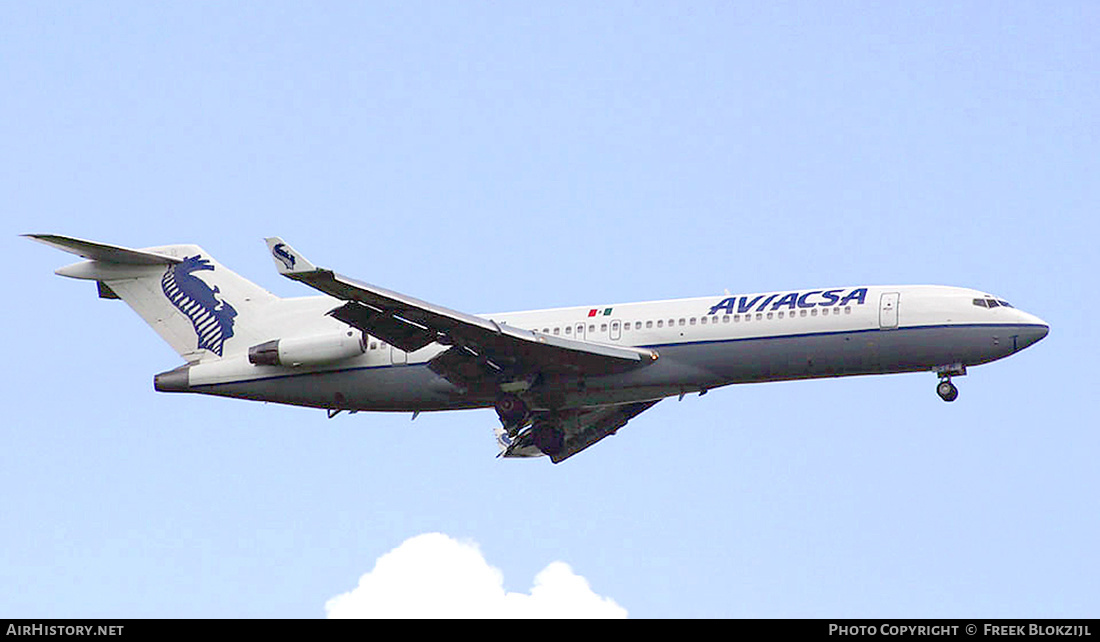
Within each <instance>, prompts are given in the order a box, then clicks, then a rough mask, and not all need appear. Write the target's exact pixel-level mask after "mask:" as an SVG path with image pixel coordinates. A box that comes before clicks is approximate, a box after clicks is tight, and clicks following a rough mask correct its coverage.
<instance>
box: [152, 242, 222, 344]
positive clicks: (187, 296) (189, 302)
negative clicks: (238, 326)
mask: <svg viewBox="0 0 1100 642" xmlns="http://www.w3.org/2000/svg"><path fill="white" fill-rule="evenodd" d="M213 269H214V266H213V265H212V264H211V263H210V261H209V260H208V259H204V258H202V257H201V256H198V255H196V256H189V257H187V258H185V259H184V260H183V261H181V262H179V263H176V264H175V265H172V266H171V267H169V268H168V270H167V271H165V273H164V276H163V277H162V278H161V280H160V286H161V289H162V290H164V296H166V297H168V300H169V301H170V302H171V303H172V305H173V306H175V307H176V309H177V310H179V311H180V312H182V313H183V314H184V316H186V317H187V318H188V319H190V320H191V325H192V326H194V328H195V335H196V336H198V339H199V344H198V348H199V349H203V348H205V349H207V350H209V351H211V352H213V353H214V354H216V355H218V356H219V357H220V356H222V348H223V347H224V346H225V342H226V340H227V339H229V338H230V337H232V336H233V318H234V317H236V316H237V311H236V310H235V309H233V306H231V305H229V303H228V302H226V301H224V300H222V299H219V298H218V296H217V295H218V294H220V293H221V290H219V289H218V286H214V287H213V288H211V287H210V286H209V285H207V284H206V282H205V281H203V280H202V279H200V278H199V277H197V276H195V275H194V274H193V273H194V272H201V271H206V270H213Z"/></svg>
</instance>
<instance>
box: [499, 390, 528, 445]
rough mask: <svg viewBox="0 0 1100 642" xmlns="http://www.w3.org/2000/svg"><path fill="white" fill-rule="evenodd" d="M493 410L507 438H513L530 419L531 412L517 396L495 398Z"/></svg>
mask: <svg viewBox="0 0 1100 642" xmlns="http://www.w3.org/2000/svg"><path fill="white" fill-rule="evenodd" d="M495 408H496V411H497V417H499V418H500V423H501V424H502V425H503V426H504V430H505V431H507V432H508V436H509V437H513V438H514V437H515V436H516V435H517V434H519V431H520V429H521V428H523V426H524V425H525V424H526V423H527V422H528V421H529V420H530V419H531V410H530V409H529V408H528V407H527V404H526V403H525V402H524V401H523V399H520V398H519V397H518V396H516V395H513V394H503V395H501V396H500V397H498V398H497V401H496V404H495Z"/></svg>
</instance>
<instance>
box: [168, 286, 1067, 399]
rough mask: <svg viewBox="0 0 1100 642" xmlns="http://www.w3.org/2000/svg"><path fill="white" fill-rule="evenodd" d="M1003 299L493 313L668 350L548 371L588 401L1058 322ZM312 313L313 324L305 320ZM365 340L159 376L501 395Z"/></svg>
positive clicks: (888, 367)
mask: <svg viewBox="0 0 1100 642" xmlns="http://www.w3.org/2000/svg"><path fill="white" fill-rule="evenodd" d="M979 301H984V302H989V301H993V302H996V303H993V304H990V303H986V304H983V305H979V304H978V302H979ZM1002 303H1003V301H1001V300H999V299H996V298H995V297H992V296H990V295H988V294H985V293H982V292H979V291H977V290H971V289H966V288H957V287H946V286H868V287H862V286H861V287H841V288H818V289H804V290H794V291H785V292H768V293H760V294H747V295H741V294H738V295H731V296H711V297H699V298H691V299H676V300H667V301H651V302H643V303H626V304H600V305H596V306H579V307H570V308H556V309H547V310H534V311H526V312H511V313H501V314H489V315H481V316H484V317H485V318H489V319H492V320H493V321H495V322H496V323H498V324H502V325H505V324H506V325H510V326H512V327H515V328H520V329H524V330H530V331H533V332H536V333H540V334H543V335H547V336H548V337H554V336H558V337H562V338H565V339H573V340H580V341H587V342H594V343H601V344H608V345H620V346H635V347H646V348H651V349H653V350H655V351H656V352H657V353H658V355H659V359H657V360H656V361H655V362H654V363H653V364H650V365H645V366H643V367H639V368H637V369H634V370H631V371H629V372H625V373H620V374H615V375H605V376H600V377H592V378H585V377H576V378H571V379H563V380H559V381H555V382H539V385H541V386H543V387H545V390H539V389H538V387H539V385H536V386H535V387H533V388H532V389H531V391H530V392H531V393H532V394H533V395H534V397H535V406H536V407H538V406H540V405H542V406H553V407H557V408H576V407H586V406H590V405H598V404H608V403H626V402H632V401H641V400H649V399H659V398H662V397H666V396H670V395H676V394H683V393H685V392H693V391H704V390H708V389H711V388H715V387H719V386H724V385H729V384H733V383H743V382H753V381H775V380H784V379H805V378H817V377H835V376H847V375H858V374H885V373H893V372H913V371H928V370H933V369H939V368H948V367H956V368H962V369H964V370H965V367H966V366H973V365H978V364H982V363H987V362H989V361H993V360H996V359H1000V358H1003V357H1005V356H1008V355H1010V354H1013V353H1014V352H1016V351H1018V350H1021V349H1023V348H1025V347H1027V346H1029V345H1031V344H1032V343H1035V342H1036V341H1038V340H1039V339H1041V338H1042V337H1043V336H1045V335H1046V334H1047V332H1048V326H1047V324H1046V323H1045V322H1044V321H1042V320H1041V319H1039V318H1038V317H1035V316H1033V315H1031V314H1028V313H1026V312H1023V311H1021V310H1018V309H1016V308H1013V307H1008V306H1007V305H1003V304H1002ZM990 305H993V307H990ZM333 307H334V302H333V299H331V298H329V297H324V296H322V297H308V298H302V299H294V300H283V301H282V302H281V307H280V308H279V315H280V317H281V318H276V319H269V320H270V321H272V322H273V323H276V324H277V325H282V326H284V327H285V328H286V332H287V333H291V332H294V333H297V334H299V335H303V336H309V335H311V334H312V335H316V336H324V335H325V334H326V333H328V334H338V333H346V332H347V330H348V328H347V326H346V325H344V324H343V323H341V322H339V321H336V320H334V319H331V318H328V317H324V316H323V313H325V312H327V311H328V310H330V309H332V308H333ZM306 322H308V323H310V324H312V325H311V327H303V325H302V324H303V323H306ZM363 342H364V344H365V349H364V350H363V351H362V354H359V355H358V356H354V357H352V358H348V359H344V360H341V361H338V362H335V363H330V364H327V365H323V366H299V367H293V366H291V367H287V366H256V365H252V364H251V363H249V362H248V360H247V358H246V355H243V354H241V355H238V356H227V357H226V358H223V359H218V360H211V361H204V362H200V363H197V364H192V365H190V366H188V367H186V381H185V382H184V381H181V376H180V375H177V376H176V377H175V378H174V379H163V380H161V379H160V378H159V377H163V376H164V375H160V376H158V389H162V390H167V391H189V392H199V393H207V394H216V395H225V396H232V397H242V398H248V399H259V400H265V401H275V402H280V403H290V404H296V405H306V406H315V407H322V408H343V409H355V410H389V411H420V410H444V409H451V408H469V407H481V406H488V405H491V404H492V403H493V399H492V398H491V397H486V396H485V395H480V396H479V395H473V394H469V393H468V392H467V391H464V390H462V389H460V388H458V387H456V386H454V385H452V384H451V383H448V382H447V381H446V380H444V379H442V378H440V377H438V376H437V375H435V374H434V373H432V372H431V371H429V370H428V369H427V367H426V364H427V362H428V361H429V360H430V359H431V358H433V357H435V356H436V355H438V354H439V353H440V352H441V351H443V350H444V349H446V346H442V345H439V344H436V343H433V344H429V345H428V346H426V347H424V348H422V349H420V350H417V351H415V352H412V353H408V354H406V353H405V352H402V351H400V350H398V349H397V348H395V347H393V346H389V345H386V344H385V343H384V342H382V341H380V340H378V339H376V338H373V337H363ZM165 374H169V373H165ZM181 384H182V385H181ZM540 400H541V401H540Z"/></svg>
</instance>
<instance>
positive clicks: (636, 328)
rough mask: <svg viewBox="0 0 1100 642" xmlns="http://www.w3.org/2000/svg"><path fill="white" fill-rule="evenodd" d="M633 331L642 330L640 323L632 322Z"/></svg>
mask: <svg viewBox="0 0 1100 642" xmlns="http://www.w3.org/2000/svg"><path fill="white" fill-rule="evenodd" d="M634 329H635V330H641V329H642V322H641V321H635V322H634Z"/></svg>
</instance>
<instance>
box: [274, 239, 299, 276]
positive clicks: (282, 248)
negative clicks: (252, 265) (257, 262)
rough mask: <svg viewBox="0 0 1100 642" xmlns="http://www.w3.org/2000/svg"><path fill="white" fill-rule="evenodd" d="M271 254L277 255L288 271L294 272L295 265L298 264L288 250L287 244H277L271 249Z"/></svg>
mask: <svg viewBox="0 0 1100 642" xmlns="http://www.w3.org/2000/svg"><path fill="white" fill-rule="evenodd" d="M271 253H272V254H274V255H275V258H277V259H279V260H280V261H282V262H283V265H285V266H286V269H288V270H293V269H294V264H295V263H297V262H298V260H297V259H296V258H294V255H293V254H291V253H290V251H289V250H287V249H286V243H277V244H276V245H275V246H274V247H272V248H271Z"/></svg>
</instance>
